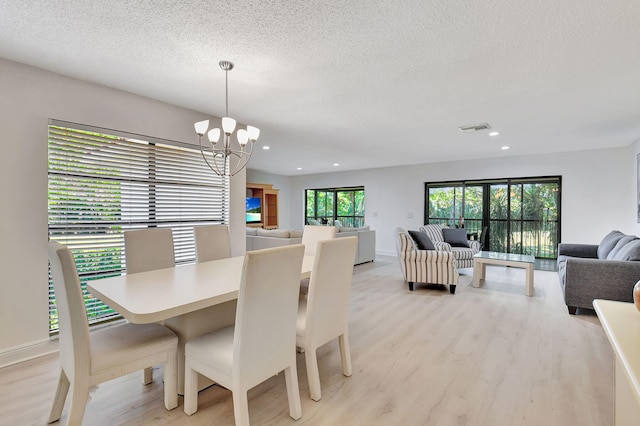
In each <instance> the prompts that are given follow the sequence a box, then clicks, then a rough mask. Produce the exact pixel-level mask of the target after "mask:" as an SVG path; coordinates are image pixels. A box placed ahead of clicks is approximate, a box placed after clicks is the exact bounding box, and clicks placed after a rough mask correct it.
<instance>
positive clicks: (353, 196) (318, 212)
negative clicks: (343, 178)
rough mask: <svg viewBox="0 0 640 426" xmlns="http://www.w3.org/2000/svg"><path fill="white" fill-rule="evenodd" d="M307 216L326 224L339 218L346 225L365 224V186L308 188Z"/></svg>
mask: <svg viewBox="0 0 640 426" xmlns="http://www.w3.org/2000/svg"><path fill="white" fill-rule="evenodd" d="M305 192H306V197H307V198H306V209H305V211H306V217H305V219H306V220H305V223H309V220H317V221H319V222H322V223H325V224H332V223H334V221H336V220H338V221H339V222H340V223H341V225H342V226H345V227H360V226H363V225H364V209H365V207H364V200H365V197H364V188H333V189H308V190H306V191H305Z"/></svg>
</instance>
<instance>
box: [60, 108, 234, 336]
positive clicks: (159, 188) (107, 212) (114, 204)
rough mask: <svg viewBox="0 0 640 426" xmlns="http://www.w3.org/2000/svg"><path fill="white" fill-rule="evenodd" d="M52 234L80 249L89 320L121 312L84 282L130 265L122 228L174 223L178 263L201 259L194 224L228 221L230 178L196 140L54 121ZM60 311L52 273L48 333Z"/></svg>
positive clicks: (77, 255) (77, 252) (78, 257)
mask: <svg viewBox="0 0 640 426" xmlns="http://www.w3.org/2000/svg"><path fill="white" fill-rule="evenodd" d="M48 148H49V156H48V159H49V168H48V185H49V186H48V214H49V239H50V240H52V241H58V242H60V243H61V244H64V245H66V246H68V247H69V248H70V249H71V251H72V252H73V254H74V257H75V259H76V264H77V267H78V274H79V276H80V281H81V284H82V290H83V293H84V295H85V304H86V308H87V315H88V318H89V323H90V324H96V323H100V322H104V321H107V320H112V319H115V318H119V314H118V313H117V312H114V311H113V310H112V309H111V308H109V307H108V306H106V305H104V304H103V303H102V302H101V301H100V300H98V299H96V298H94V297H93V296H92V295H91V294H90V293H88V292H87V290H86V283H87V281H89V280H95V279H100V278H105V277H110V276H115V275H121V274H123V273H125V272H126V263H125V257H124V231H126V230H132V229H143V228H150V227H168V228H171V229H172V230H173V238H174V247H175V256H176V263H177V264H181V263H190V262H194V261H195V243H194V238H193V226H194V225H207V224H227V223H228V212H229V180H228V178H223V177H220V176H218V175H216V174H215V173H213V172H212V171H211V170H210V169H209V168H208V166H207V165H206V163H205V162H204V160H203V158H202V155H201V153H200V151H199V150H197V149H192V148H190V145H187V144H183V143H179V142H175V141H168V140H164V139H158V138H151V137H146V136H141V135H135V134H131V133H127V132H121V131H115V130H109V129H102V128H98V127H92V126H86V125H81V124H76V123H68V122H63V121H59V120H49V132H48ZM57 330H58V317H57V310H56V304H55V293H54V291H53V284H52V282H51V279H49V332H50V334H54V333H57Z"/></svg>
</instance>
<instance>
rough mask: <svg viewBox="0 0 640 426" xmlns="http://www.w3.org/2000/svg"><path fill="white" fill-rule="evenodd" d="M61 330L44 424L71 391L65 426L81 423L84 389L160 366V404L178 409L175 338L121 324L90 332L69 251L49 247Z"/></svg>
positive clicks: (155, 328) (155, 327) (151, 327)
mask: <svg viewBox="0 0 640 426" xmlns="http://www.w3.org/2000/svg"><path fill="white" fill-rule="evenodd" d="M48 252H49V262H50V265H51V276H52V278H53V287H54V291H55V296H56V306H57V309H58V321H59V326H60V367H61V369H60V378H59V380H58V387H57V390H56V395H55V397H54V401H53V407H52V408H51V413H50V415H49V423H52V422H55V421H57V420H59V419H60V417H61V416H62V410H63V408H64V402H65V399H66V397H67V393H69V388H70V387H71V407H70V409H69V414H68V416H67V424H68V425H80V424H82V418H83V417H84V412H85V407H86V404H87V400H88V397H89V388H91V387H92V386H95V385H97V384H100V383H103V382H106V381H108V380H112V379H115V378H117V377H120V376H124V375H127V374H130V373H133V372H135V371H138V370H141V369H143V368H146V367H151V366H153V365H157V364H162V365H163V377H164V405H165V407H166V408H167V410H172V409H174V408H176V407H177V406H178V388H177V350H178V338H177V337H176V335H175V334H174V333H173V332H172V331H171V330H169V329H167V328H166V327H163V326H162V325H160V324H123V325H118V326H112V327H106V328H104V329H102V330H98V331H92V332H89V324H88V322H87V312H86V308H85V305H84V295H83V293H82V288H81V286H80V279H79V277H78V271H77V269H76V263H75V261H74V258H73V254H72V253H71V251H70V250H69V249H68V248H67V247H65V246H64V245H62V244H60V243H57V242H50V243H49V245H48Z"/></svg>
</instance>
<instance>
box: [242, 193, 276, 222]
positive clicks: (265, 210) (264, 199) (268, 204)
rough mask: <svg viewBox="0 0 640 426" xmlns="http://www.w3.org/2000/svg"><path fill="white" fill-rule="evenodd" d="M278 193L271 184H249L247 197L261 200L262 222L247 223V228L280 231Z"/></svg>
mask: <svg viewBox="0 0 640 426" xmlns="http://www.w3.org/2000/svg"><path fill="white" fill-rule="evenodd" d="M278 192H279V190H278V189H275V188H273V185H271V184H265V183H247V197H251V198H259V199H260V200H261V216H260V222H259V223H258V222H255V223H247V226H249V227H256V228H264V229H278Z"/></svg>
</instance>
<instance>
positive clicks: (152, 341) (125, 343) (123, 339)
mask: <svg viewBox="0 0 640 426" xmlns="http://www.w3.org/2000/svg"><path fill="white" fill-rule="evenodd" d="M89 338H90V341H91V373H92V374H93V373H95V372H99V371H104V370H108V369H110V368H113V367H117V366H120V365H122V364H126V363H129V362H132V361H135V360H139V359H142V358H146V357H149V356H153V355H155V354H158V353H162V352H163V351H168V350H169V349H171V347H174V346H175V345H177V344H178V338H177V337H176V335H175V334H174V333H173V332H172V331H171V330H169V329H168V328H166V327H164V326H162V325H160V324H124V325H119V326H115V327H108V328H105V329H103V330H99V331H96V332H93V333H90V335H89Z"/></svg>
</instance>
